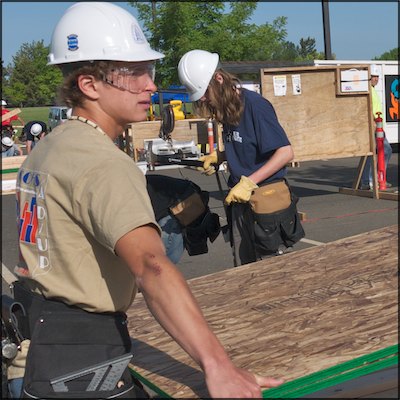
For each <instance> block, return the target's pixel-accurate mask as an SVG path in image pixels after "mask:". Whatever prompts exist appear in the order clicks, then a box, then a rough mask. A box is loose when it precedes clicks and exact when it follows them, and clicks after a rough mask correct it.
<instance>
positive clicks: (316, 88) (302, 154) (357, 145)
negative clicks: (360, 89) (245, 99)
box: [261, 65, 374, 161]
mask: <svg viewBox="0 0 400 400" xmlns="http://www.w3.org/2000/svg"><path fill="white" fill-rule="evenodd" d="M353 67H356V68H360V69H363V68H364V69H368V66H360V65H357V66H346V67H345V69H350V68H353ZM343 69H344V67H343V66H342V67H340V68H339V67H336V66H334V67H327V66H323V67H320V66H318V67H295V68H279V69H277V68H268V69H263V70H261V84H262V95H263V96H264V97H265V98H267V99H268V100H269V101H270V102H271V103H272V105H273V106H274V108H275V111H276V113H277V115H278V118H279V121H280V123H281V125H282V126H283V128H284V129H285V131H286V133H287V135H288V137H289V139H290V141H291V143H292V146H293V149H294V152H295V160H294V161H308V160H320V159H332V158H345V157H356V156H363V155H369V154H372V151H374V143H373V140H372V138H373V132H372V131H371V129H372V128H371V126H372V124H371V122H372V121H371V112H370V109H371V108H370V107H371V106H370V94H369V93H351V94H350V93H346V94H341V93H338V92H340V85H339V84H338V79H339V80H340V75H339V74H338V73H340V70H343ZM281 75H283V76H286V83H287V87H286V95H285V96H276V95H275V91H274V85H273V79H274V76H281ZM292 75H300V82H301V94H299V95H294V94H293V84H292Z"/></svg>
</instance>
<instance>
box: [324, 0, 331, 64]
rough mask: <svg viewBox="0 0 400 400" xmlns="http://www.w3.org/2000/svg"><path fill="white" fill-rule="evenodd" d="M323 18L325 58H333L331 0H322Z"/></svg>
mask: <svg viewBox="0 0 400 400" xmlns="http://www.w3.org/2000/svg"><path fill="white" fill-rule="evenodd" d="M322 20H323V25H324V50H325V60H332V49H331V28H330V24H329V1H328V0H322Z"/></svg>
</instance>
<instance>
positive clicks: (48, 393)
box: [14, 282, 142, 399]
mask: <svg viewBox="0 0 400 400" xmlns="http://www.w3.org/2000/svg"><path fill="white" fill-rule="evenodd" d="M14 296H15V298H16V299H18V300H19V301H20V302H21V303H22V304H24V306H25V307H26V308H27V309H28V314H29V317H30V318H29V322H30V329H29V330H30V334H29V337H30V339H31V342H30V346H29V351H28V356H27V360H26V370H25V377H24V387H23V395H22V397H23V398H54V399H57V398H79V399H90V398H96V399H107V398H136V397H137V393H138V392H137V391H138V390H140V389H139V388H138V389H137V388H136V387H135V385H134V383H133V378H132V376H131V374H130V372H129V369H128V368H127V365H128V362H129V359H130V357H131V356H132V355H131V354H130V351H131V340H130V337H129V333H128V329H127V321H126V316H125V314H123V313H110V314H97V313H90V312H86V311H84V310H82V309H80V308H77V307H70V306H68V305H66V304H64V303H62V302H58V301H50V300H46V299H45V298H43V297H42V296H40V295H37V294H33V293H31V292H30V291H29V290H27V289H26V288H24V287H23V285H21V284H20V283H19V282H16V283H15V284H14ZM29 305H30V306H29ZM118 368H119V370H118V371H117V370H116V369H118ZM115 377H117V379H118V381H121V380H122V381H123V382H124V385H122V386H121V387H117V385H115V384H114V380H115V379H114V378H115ZM103 384H104V386H103ZM141 395H142V394H141Z"/></svg>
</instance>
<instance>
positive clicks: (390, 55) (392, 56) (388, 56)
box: [374, 47, 399, 61]
mask: <svg viewBox="0 0 400 400" xmlns="http://www.w3.org/2000/svg"><path fill="white" fill-rule="evenodd" d="M398 59H399V48H398V47H395V48H394V49H392V50H389V51H386V52H385V53H383V54H382V55H380V56H379V57H375V58H374V60H386V61H389V60H392V61H397V60H398Z"/></svg>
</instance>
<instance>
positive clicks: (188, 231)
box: [146, 175, 221, 256]
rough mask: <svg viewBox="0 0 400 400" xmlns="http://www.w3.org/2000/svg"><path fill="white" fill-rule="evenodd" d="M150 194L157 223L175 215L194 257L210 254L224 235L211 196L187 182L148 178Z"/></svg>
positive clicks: (186, 245) (159, 176)
mask: <svg viewBox="0 0 400 400" xmlns="http://www.w3.org/2000/svg"><path fill="white" fill-rule="evenodd" d="M146 179H147V190H148V192H149V196H150V200H151V203H152V205H153V209H154V212H155V214H156V219H157V220H159V219H161V218H162V217H164V216H166V215H168V214H170V215H173V216H174V217H175V218H176V219H177V220H178V221H179V224H180V226H181V228H182V235H183V241H184V245H185V248H186V250H187V252H188V254H189V255H190V256H196V255H199V254H204V253H207V252H208V245H207V240H208V239H209V240H210V242H213V241H214V240H215V239H216V238H217V236H218V235H219V233H220V231H221V226H220V223H219V216H218V214H215V213H212V212H211V210H210V208H209V206H208V202H209V194H208V192H206V191H204V190H201V188H200V187H199V186H198V185H196V184H195V183H194V182H192V181H190V180H186V179H178V178H172V177H168V176H161V175H146Z"/></svg>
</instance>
